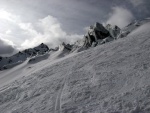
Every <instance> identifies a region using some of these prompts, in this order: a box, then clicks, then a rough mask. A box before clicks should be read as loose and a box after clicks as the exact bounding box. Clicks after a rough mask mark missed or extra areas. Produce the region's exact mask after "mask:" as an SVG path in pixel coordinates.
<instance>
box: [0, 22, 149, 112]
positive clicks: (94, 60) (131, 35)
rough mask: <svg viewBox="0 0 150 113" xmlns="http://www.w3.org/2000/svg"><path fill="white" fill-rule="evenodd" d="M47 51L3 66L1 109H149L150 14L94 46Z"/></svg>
mask: <svg viewBox="0 0 150 113" xmlns="http://www.w3.org/2000/svg"><path fill="white" fill-rule="evenodd" d="M46 50H48V49H46ZM48 51H49V52H47V53H46V54H44V55H42V54H40V55H34V57H32V58H29V59H27V60H25V61H24V62H23V63H21V64H20V65H17V66H15V67H14V68H11V69H8V70H3V71H0V112H1V113H150V98H149V97H150V82H149V81H150V76H149V75H150V20H149V19H145V20H141V21H134V22H133V23H131V24H129V25H128V26H127V27H125V28H124V29H122V31H121V34H120V36H119V37H118V39H117V40H114V41H111V42H108V43H105V44H102V45H99V46H96V47H90V48H84V43H83V40H81V41H78V42H76V43H75V44H74V45H73V46H71V45H67V44H62V45H61V46H59V48H56V49H55V50H53V51H50V50H48ZM45 52H46V51H45ZM31 55H32V54H30V55H29V56H31Z"/></svg>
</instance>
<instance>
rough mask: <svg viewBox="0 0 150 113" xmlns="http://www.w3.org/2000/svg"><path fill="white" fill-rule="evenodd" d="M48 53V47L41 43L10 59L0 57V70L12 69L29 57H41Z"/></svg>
mask: <svg viewBox="0 0 150 113" xmlns="http://www.w3.org/2000/svg"><path fill="white" fill-rule="evenodd" d="M48 51H49V47H48V46H47V45H45V44H44V43H42V44H40V45H39V46H37V47H34V48H30V49H26V50H24V51H19V52H18V53H17V54H15V55H13V56H11V57H0V70H3V69H8V68H11V67H14V66H16V65H18V64H20V63H22V62H24V61H25V60H26V59H27V58H29V57H33V56H36V55H42V54H45V53H46V52H48Z"/></svg>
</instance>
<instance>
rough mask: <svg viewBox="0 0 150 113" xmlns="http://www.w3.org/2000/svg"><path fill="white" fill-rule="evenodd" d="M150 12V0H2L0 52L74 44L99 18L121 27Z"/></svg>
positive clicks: (0, 2) (102, 21) (9, 52)
mask: <svg viewBox="0 0 150 113" xmlns="http://www.w3.org/2000/svg"><path fill="white" fill-rule="evenodd" d="M149 11H150V1H149V0H0V55H4V54H11V53H13V52H14V50H16V49H25V48H29V47H33V46H36V45H38V44H40V43H42V42H44V43H47V44H48V45H49V46H56V45H58V44H60V43H61V42H62V41H64V42H69V43H73V42H74V41H76V40H77V39H80V38H82V37H83V35H84V33H85V32H86V31H85V29H86V28H87V27H88V26H90V25H92V24H94V23H95V22H97V21H98V22H101V23H104V24H106V23H110V24H113V25H115V24H117V25H118V26H119V27H121V28H122V27H124V26H126V25H127V24H129V23H130V22H131V21H133V20H134V19H143V18H147V17H150V12H149ZM4 48H5V49H4Z"/></svg>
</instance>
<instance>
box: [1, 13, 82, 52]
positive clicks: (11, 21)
mask: <svg viewBox="0 0 150 113" xmlns="http://www.w3.org/2000/svg"><path fill="white" fill-rule="evenodd" d="M0 14H2V15H1V16H0V20H3V22H4V23H1V25H2V26H5V25H6V23H7V24H8V25H7V26H5V29H6V30H5V33H4V30H3V29H0V36H1V37H2V39H6V40H9V41H10V42H13V44H16V45H15V47H17V48H18V49H26V48H30V47H34V46H37V45H39V44H40V43H46V44H48V45H49V46H51V47H55V46H58V45H59V44H61V43H62V42H66V43H73V42H75V41H76V40H78V39H81V38H82V37H83V36H82V35H77V34H67V33H66V32H65V31H64V30H63V29H62V28H61V24H60V22H59V21H58V20H57V19H56V18H54V17H53V16H51V15H48V16H47V17H45V18H43V19H39V20H38V21H36V22H34V23H25V22H23V21H22V20H21V18H19V16H17V15H13V14H11V13H9V12H7V11H4V10H0ZM10 28H12V29H10ZM17 40H19V42H20V43H16V41H17ZM5 42H7V41H5ZM1 43H2V42H1ZM4 47H5V46H4ZM1 48H2V47H1Z"/></svg>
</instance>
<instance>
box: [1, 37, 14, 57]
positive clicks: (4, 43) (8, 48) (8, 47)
mask: <svg viewBox="0 0 150 113" xmlns="http://www.w3.org/2000/svg"><path fill="white" fill-rule="evenodd" d="M15 51H16V49H15V45H14V43H13V42H11V41H10V40H7V39H2V38H0V56H1V55H2V56H3V55H8V54H12V53H13V52H15Z"/></svg>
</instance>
